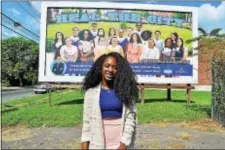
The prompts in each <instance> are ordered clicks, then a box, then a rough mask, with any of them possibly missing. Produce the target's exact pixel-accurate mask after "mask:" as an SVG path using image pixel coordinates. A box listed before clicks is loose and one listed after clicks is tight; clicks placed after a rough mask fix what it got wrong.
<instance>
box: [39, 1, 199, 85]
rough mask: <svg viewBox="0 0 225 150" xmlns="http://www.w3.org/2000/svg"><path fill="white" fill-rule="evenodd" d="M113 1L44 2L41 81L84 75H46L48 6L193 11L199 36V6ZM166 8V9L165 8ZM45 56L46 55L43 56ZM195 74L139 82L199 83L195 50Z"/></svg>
mask: <svg viewBox="0 0 225 150" xmlns="http://www.w3.org/2000/svg"><path fill="white" fill-rule="evenodd" d="M112 3H113V2H80V1H74V2H71V1H70V2H68V1H66V2H64V1H48V2H42V11H41V12H42V13H41V33H40V50H39V52H40V53H39V74H38V80H39V82H67V83H68V82H71V83H82V80H83V78H84V76H54V77H53V76H45V75H44V70H45V61H46V51H45V48H46V33H47V32H46V21H47V7H59V8H61V7H69V8H71V7H80V8H82V7H84V8H111V9H136V10H137V9H138V10H158V11H176V12H191V13H192V33H193V37H197V36H198V8H197V7H184V6H170V5H155V4H154V5H152V4H137V3H113V4H112ZM165 8H166V9H165ZM197 45H198V42H197V41H196V42H194V43H193V47H197ZM41 56H44V57H41ZM192 59H193V76H192V77H186V76H182V77H179V78H164V77H160V78H159V77H141V76H139V75H137V77H138V83H146V84H149V83H151V84H152V83H154V84H167V83H171V84H197V83H198V52H197V50H195V49H194V50H193V57H192Z"/></svg>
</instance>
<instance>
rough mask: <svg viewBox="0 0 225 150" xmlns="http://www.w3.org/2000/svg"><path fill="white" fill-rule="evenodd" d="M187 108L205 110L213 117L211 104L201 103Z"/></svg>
mask: <svg viewBox="0 0 225 150" xmlns="http://www.w3.org/2000/svg"><path fill="white" fill-rule="evenodd" d="M187 108H189V109H191V110H194V111H203V112H204V111H205V112H206V113H207V115H208V116H209V117H211V106H210V105H200V104H193V105H189V106H188V107H187Z"/></svg>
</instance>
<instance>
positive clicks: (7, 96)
mask: <svg viewBox="0 0 225 150" xmlns="http://www.w3.org/2000/svg"><path fill="white" fill-rule="evenodd" d="M29 96H35V93H34V92H33V88H24V89H19V90H12V91H2V102H6V101H10V100H13V99H18V98H26V97H29Z"/></svg>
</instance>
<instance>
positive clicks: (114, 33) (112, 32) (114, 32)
mask: <svg viewBox="0 0 225 150" xmlns="http://www.w3.org/2000/svg"><path fill="white" fill-rule="evenodd" d="M115 36H116V29H115V28H109V32H108V42H109V43H110V41H111V38H113V37H115Z"/></svg>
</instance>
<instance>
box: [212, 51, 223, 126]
mask: <svg viewBox="0 0 225 150" xmlns="http://www.w3.org/2000/svg"><path fill="white" fill-rule="evenodd" d="M224 53H225V52H224ZM221 56H223V54H221V55H220V57H221ZM224 70H225V60H224V59H221V60H220V59H219V60H218V57H217V59H215V58H214V59H213V60H212V118H213V119H215V120H217V121H219V122H220V123H221V124H222V125H223V126H225V71H224Z"/></svg>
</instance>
